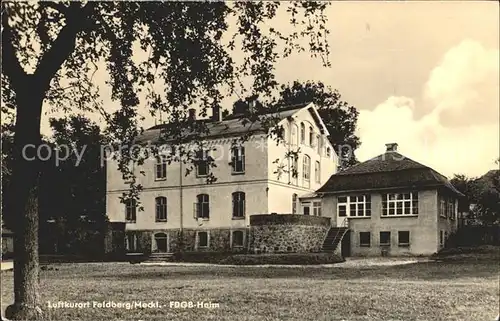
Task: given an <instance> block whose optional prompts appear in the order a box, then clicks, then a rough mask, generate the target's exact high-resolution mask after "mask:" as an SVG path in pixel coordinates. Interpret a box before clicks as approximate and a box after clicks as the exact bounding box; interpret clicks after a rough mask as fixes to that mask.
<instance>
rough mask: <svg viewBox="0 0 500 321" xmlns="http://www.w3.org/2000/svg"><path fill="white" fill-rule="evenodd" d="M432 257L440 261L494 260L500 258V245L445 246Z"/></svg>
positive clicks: (496, 260)
mask: <svg viewBox="0 0 500 321" xmlns="http://www.w3.org/2000/svg"><path fill="white" fill-rule="evenodd" d="M432 258H433V259H435V260H439V261H457V262H463V261H494V262H498V260H499V259H500V246H495V245H481V246H468V247H466V246H461V247H450V248H443V249H441V250H440V251H439V252H438V253H435V254H434V255H432Z"/></svg>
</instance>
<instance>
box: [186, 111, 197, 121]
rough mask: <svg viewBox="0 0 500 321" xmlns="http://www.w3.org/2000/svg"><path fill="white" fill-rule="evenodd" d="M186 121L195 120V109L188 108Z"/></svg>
mask: <svg viewBox="0 0 500 321" xmlns="http://www.w3.org/2000/svg"><path fill="white" fill-rule="evenodd" d="M188 113H189V114H188V119H189V120H196V109H195V108H189V109H188Z"/></svg>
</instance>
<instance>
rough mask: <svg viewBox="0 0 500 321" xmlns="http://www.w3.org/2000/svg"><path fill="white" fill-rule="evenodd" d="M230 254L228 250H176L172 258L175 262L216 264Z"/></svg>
mask: <svg viewBox="0 0 500 321" xmlns="http://www.w3.org/2000/svg"><path fill="white" fill-rule="evenodd" d="M232 254H233V253H230V252H176V253H175V254H174V258H173V260H174V261H175V262H187V263H211V264H218V263H219V262H220V261H221V260H223V259H225V258H227V257H229V256H231V255H232Z"/></svg>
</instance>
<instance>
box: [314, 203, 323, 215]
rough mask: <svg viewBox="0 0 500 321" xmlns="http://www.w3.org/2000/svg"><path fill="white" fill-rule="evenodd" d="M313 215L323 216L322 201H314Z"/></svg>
mask: <svg viewBox="0 0 500 321" xmlns="http://www.w3.org/2000/svg"><path fill="white" fill-rule="evenodd" d="M313 215H314V216H321V202H319V201H318V202H313Z"/></svg>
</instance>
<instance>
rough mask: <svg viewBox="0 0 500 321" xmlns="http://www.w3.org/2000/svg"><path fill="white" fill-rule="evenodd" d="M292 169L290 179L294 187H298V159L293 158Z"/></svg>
mask: <svg viewBox="0 0 500 321" xmlns="http://www.w3.org/2000/svg"><path fill="white" fill-rule="evenodd" d="M292 166H293V168H292V179H293V183H294V184H295V185H299V158H298V156H295V157H294V158H293V165H292Z"/></svg>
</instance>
